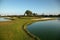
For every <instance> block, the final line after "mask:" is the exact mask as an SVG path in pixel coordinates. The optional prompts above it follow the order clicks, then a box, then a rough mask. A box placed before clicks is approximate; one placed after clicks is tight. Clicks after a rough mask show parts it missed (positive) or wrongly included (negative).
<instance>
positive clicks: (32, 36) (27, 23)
mask: <svg viewBox="0 0 60 40" xmlns="http://www.w3.org/2000/svg"><path fill="white" fill-rule="evenodd" d="M48 20H55V18H51V19H45V20H34V21H30V22H26V23H24V24H23V26H22V29H23V30H24V31H25V32H26V34H27V35H28V36H30V37H31V38H33V39H34V40H40V38H39V37H37V36H35V35H33V34H32V33H30V32H29V31H28V30H27V26H28V25H30V24H32V23H34V22H38V21H48Z"/></svg>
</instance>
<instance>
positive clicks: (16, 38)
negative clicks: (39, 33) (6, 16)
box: [0, 17, 37, 40]
mask: <svg viewBox="0 0 60 40" xmlns="http://www.w3.org/2000/svg"><path fill="white" fill-rule="evenodd" d="M35 18H37V17H21V18H14V19H15V20H12V21H8V22H0V40H35V39H34V38H32V37H30V36H29V35H28V34H27V33H26V32H25V31H24V30H23V29H22V26H23V25H24V24H25V23H28V24H29V23H31V22H36V20H35V21H34V20H31V19H35ZM25 28H26V26H25Z"/></svg>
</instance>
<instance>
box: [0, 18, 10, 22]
mask: <svg viewBox="0 0 60 40" xmlns="http://www.w3.org/2000/svg"><path fill="white" fill-rule="evenodd" d="M2 21H11V20H9V19H5V18H0V22H2Z"/></svg>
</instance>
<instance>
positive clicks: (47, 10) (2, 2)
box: [0, 0, 60, 15]
mask: <svg viewBox="0 0 60 40" xmlns="http://www.w3.org/2000/svg"><path fill="white" fill-rule="evenodd" d="M26 10H31V11H32V12H33V13H34V12H35V13H38V14H42V13H44V14H59V13H60V4H59V1H57V0H0V14H1V15H23V14H24V12H25V11H26Z"/></svg>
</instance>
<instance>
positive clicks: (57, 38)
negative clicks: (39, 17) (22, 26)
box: [27, 20, 60, 40]
mask: <svg viewBox="0 0 60 40" xmlns="http://www.w3.org/2000/svg"><path fill="white" fill-rule="evenodd" d="M27 29H28V30H29V31H30V32H31V33H32V34H34V35H36V36H38V37H39V38H40V39H41V40H60V21H58V20H51V21H42V22H36V23H33V24H31V25H29V26H28V28H27Z"/></svg>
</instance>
